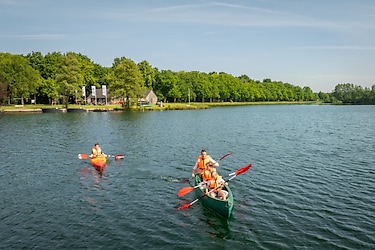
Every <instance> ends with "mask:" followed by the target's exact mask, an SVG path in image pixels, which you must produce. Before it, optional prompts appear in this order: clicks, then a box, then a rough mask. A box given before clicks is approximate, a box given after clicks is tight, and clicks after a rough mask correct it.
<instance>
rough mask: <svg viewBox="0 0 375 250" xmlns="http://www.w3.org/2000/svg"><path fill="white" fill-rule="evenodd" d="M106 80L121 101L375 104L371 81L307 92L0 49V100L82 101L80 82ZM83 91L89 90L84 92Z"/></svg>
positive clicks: (121, 61) (242, 79)
mask: <svg viewBox="0 0 375 250" xmlns="http://www.w3.org/2000/svg"><path fill="white" fill-rule="evenodd" d="M102 85H106V86H107V89H108V95H109V97H110V98H116V99H120V100H122V103H123V105H124V106H128V107H129V105H130V102H131V100H134V99H135V100H136V99H137V98H139V97H141V96H142V94H143V93H144V92H145V90H148V89H151V90H153V91H154V92H155V94H156V95H157V97H158V99H159V100H161V101H164V102H188V101H192V102H271V101H272V102H275V101H280V102H282V101H289V102H298V101H322V102H326V103H345V104H346V103H348V104H375V85H373V86H372V88H371V89H369V88H362V87H361V86H356V85H353V84H351V83H345V84H338V85H336V87H335V89H334V90H333V91H332V93H324V92H319V93H313V91H312V90H311V89H310V87H308V86H305V87H303V88H301V87H300V86H294V85H292V84H290V83H284V82H281V81H272V80H271V79H264V80H263V81H259V80H253V79H251V78H250V77H248V76H247V75H241V76H233V75H231V74H228V73H225V72H210V73H205V72H199V71H190V72H185V71H178V72H174V71H171V70H159V69H158V68H156V67H152V66H151V65H150V64H149V63H148V62H147V61H146V60H144V61H141V62H139V63H135V62H134V61H133V60H131V59H128V58H126V57H121V58H115V59H114V61H113V63H112V66H111V67H103V66H101V65H99V64H97V63H94V62H93V61H92V60H91V59H90V58H88V57H87V56H85V55H82V54H80V53H75V52H67V53H64V54H63V53H61V52H52V53H47V54H46V55H43V54H42V53H41V52H31V53H29V54H27V55H15V54H10V53H0V104H2V105H4V104H8V105H11V104H22V105H23V104H24V103H25V102H30V101H31V100H36V102H37V103H40V104H48V103H53V102H56V103H61V104H64V105H65V106H66V107H68V104H69V103H74V102H77V101H81V102H82V101H84V97H83V95H82V87H83V86H84V87H85V89H86V90H87V91H89V90H90V89H91V86H96V87H97V88H101V86H102ZM85 94H86V96H88V95H89V94H90V93H85Z"/></svg>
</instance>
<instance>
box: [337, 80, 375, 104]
mask: <svg viewBox="0 0 375 250" xmlns="http://www.w3.org/2000/svg"><path fill="white" fill-rule="evenodd" d="M332 99H333V101H332V102H333V103H335V104H341V103H343V104H375V85H373V86H372V88H371V89H369V88H365V89H364V88H362V87H361V86H356V85H354V84H352V83H345V84H337V85H336V87H335V89H334V91H333V92H332Z"/></svg>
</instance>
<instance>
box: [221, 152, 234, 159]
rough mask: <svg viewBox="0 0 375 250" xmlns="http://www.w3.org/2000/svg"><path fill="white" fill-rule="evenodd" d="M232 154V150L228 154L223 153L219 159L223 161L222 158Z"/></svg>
mask: <svg viewBox="0 0 375 250" xmlns="http://www.w3.org/2000/svg"><path fill="white" fill-rule="evenodd" d="M231 154H232V152H230V153H228V154H225V155H223V156H222V157H221V158H220V159H219V161H221V160H222V159H224V158H225V157H227V156H230V155H231Z"/></svg>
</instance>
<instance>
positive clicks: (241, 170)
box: [236, 163, 253, 176]
mask: <svg viewBox="0 0 375 250" xmlns="http://www.w3.org/2000/svg"><path fill="white" fill-rule="evenodd" d="M252 166H253V164H251V163H250V164H249V165H247V166H246V167H243V168H240V169H238V170H237V171H236V176H237V175H240V174H243V173H246V172H247V171H249V169H250V168H251V167H252Z"/></svg>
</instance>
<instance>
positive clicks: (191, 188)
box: [177, 187, 194, 196]
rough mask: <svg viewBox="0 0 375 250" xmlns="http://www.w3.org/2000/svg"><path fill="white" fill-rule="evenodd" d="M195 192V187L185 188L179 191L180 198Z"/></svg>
mask: <svg viewBox="0 0 375 250" xmlns="http://www.w3.org/2000/svg"><path fill="white" fill-rule="evenodd" d="M193 190H194V187H183V188H181V189H180V191H178V193H177V194H178V196H184V195H186V194H188V193H190V192H191V191H193Z"/></svg>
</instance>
